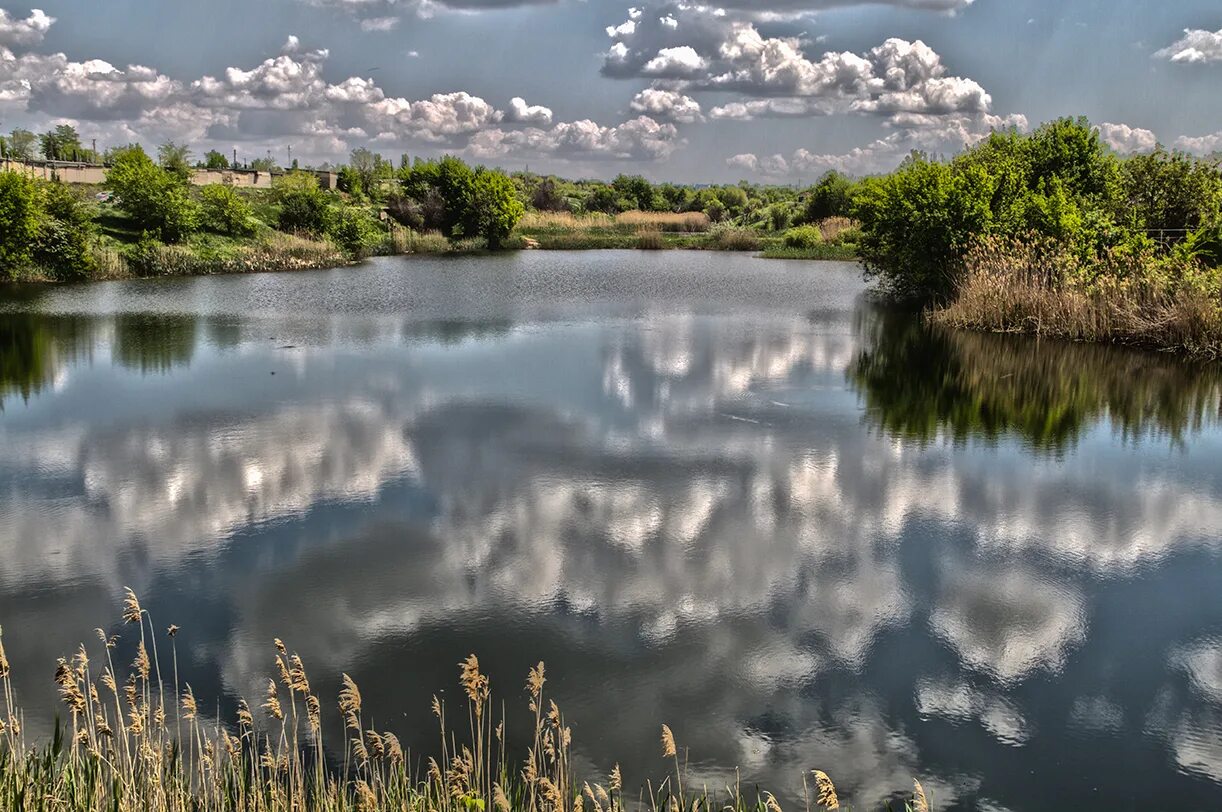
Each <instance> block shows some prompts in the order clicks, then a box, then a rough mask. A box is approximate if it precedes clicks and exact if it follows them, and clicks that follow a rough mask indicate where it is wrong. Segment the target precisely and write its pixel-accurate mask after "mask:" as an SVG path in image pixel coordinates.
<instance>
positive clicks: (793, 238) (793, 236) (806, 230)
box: [784, 225, 823, 248]
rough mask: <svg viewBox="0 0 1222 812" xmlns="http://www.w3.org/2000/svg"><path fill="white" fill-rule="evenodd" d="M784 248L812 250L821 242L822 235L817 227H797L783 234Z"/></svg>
mask: <svg viewBox="0 0 1222 812" xmlns="http://www.w3.org/2000/svg"><path fill="white" fill-rule="evenodd" d="M784 240H785V247H786V248H814V247H815V246H817V245H819V244H820V243H822V242H823V233H822V231H820V229H819V227H818V226H809V225H808V226H798V227H797V228H791V229H789V230H788V231H786V232H785V237H784Z"/></svg>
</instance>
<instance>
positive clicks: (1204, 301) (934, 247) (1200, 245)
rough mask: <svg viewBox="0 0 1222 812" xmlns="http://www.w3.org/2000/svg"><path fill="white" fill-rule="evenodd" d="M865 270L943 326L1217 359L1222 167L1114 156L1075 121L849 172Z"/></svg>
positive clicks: (1171, 156) (1167, 157) (1221, 315)
mask: <svg viewBox="0 0 1222 812" xmlns="http://www.w3.org/2000/svg"><path fill="white" fill-rule="evenodd" d="M851 196H852V214H853V216H854V217H855V218H856V219H857V220H858V221H859V222H860V224H861V229H862V236H861V242H860V245H859V252H860V255H861V258H862V260H863V262H864V264H865V266H866V269H867V271H868V272H869V273H871V274H873V275H874V276H876V277H877V278H878V279H879V280H880V282H881V283H882V285H883V287H884V288H885V289H886V290H888V291H890V292H892V293H894V294H897V295H899V296H903V297H921V298H927V299H932V300H933V301H934V303H935V306H936V310H935V314H934V318H935V319H937V320H938V321H940V322H942V323H944V324H949V325H955V326H962V327H971V328H975V329H984V330H994V331H1002V332H1028V333H1036V334H1041V335H1052V336H1061V337H1065V338H1071V339H1082V340H1100V341H1113V342H1122V343H1130V344H1137V345H1144V346H1151V347H1157V348H1168V349H1177V350H1183V351H1187V352H1190V353H1194V354H1200V355H1210V356H1216V355H1219V354H1222V298H1220V292H1222V214H1220V212H1222V170H1220V169H1219V166H1218V163H1217V161H1215V160H1203V159H1197V158H1193V157H1191V156H1188V155H1185V154H1181V153H1174V152H1167V151H1166V150H1163V149H1161V148H1160V149H1157V150H1155V151H1154V152H1152V153H1151V154H1147V155H1136V156H1132V157H1129V158H1120V157H1118V156H1116V155H1115V154H1113V153H1112V152H1111V151H1110V150H1109V149H1107V147H1106V146H1105V145H1104V144H1103V142H1102V141H1101V139H1100V137H1099V133H1098V131H1097V130H1095V129H1094V128H1092V127H1091V126H1090V124H1089V123H1088V122H1086V121H1085V120H1080V119H1079V120H1071V119H1063V120H1059V121H1055V122H1052V123H1050V124H1046V125H1044V126H1043V127H1041V128H1039V129H1038V130H1036V131H1035V132H1033V133H1031V134H1030V135H1021V134H1018V133H1015V132H1007V133H995V134H993V135H992V136H991V137H989V138H988V139H986V140H985V141H983V142H982V143H980V144H979V145H977V146H976V147H974V148H972V149H970V150H968V151H967V152H965V153H964V154H962V155H960V156H958V157H957V158H955V159H953V160H951V161H946V162H942V161H935V160H932V159H930V158H928V157H925V156H922V155H913V156H912V157H911V158H910V159H909V160H907V161H906V162H905V163H904V165H903V166H901V167H900V168H899V169H898V170H897V171H896V172H894V173H892V174H890V175H887V176H885V177H879V178H868V179H866V180H864V181H861V182H860V183H859V184H857V186H856V187H855V188H854V189H853V191H852V195H851Z"/></svg>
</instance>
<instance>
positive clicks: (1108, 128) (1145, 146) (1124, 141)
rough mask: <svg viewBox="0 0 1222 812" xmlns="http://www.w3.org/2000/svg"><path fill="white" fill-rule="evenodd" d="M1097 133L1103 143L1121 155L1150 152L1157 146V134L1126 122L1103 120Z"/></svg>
mask: <svg viewBox="0 0 1222 812" xmlns="http://www.w3.org/2000/svg"><path fill="white" fill-rule="evenodd" d="M1099 135H1100V137H1102V138H1103V141H1104V143H1106V144H1107V145H1108V146H1109V147H1111V148H1112V149H1114V150H1115V151H1116V152H1119V153H1121V154H1123V155H1130V154H1133V153H1136V152H1151V151H1153V149H1154V148H1155V147H1157V146H1158V136H1156V135H1155V134H1154V133H1153V132H1151V131H1150V130H1144V129H1141V128H1140V127H1130V126H1129V125H1127V124H1112V123H1109V122H1104V123H1103V124H1100V125H1099Z"/></svg>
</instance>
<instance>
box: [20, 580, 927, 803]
mask: <svg viewBox="0 0 1222 812" xmlns="http://www.w3.org/2000/svg"><path fill="white" fill-rule="evenodd" d="M122 618H123V621H124V623H125V624H126V626H125V629H130V630H132V631H130V632H127V633H128V634H131V635H132V638H133V640H134V642H135V646H136V648H135V651H136V656H135V659H134V660H133V662H132V664H131V667H130V671H129V673H128V675H127V677H126V678H124V677H122V676H121V675H120V673H119V670H118V667H117V666H116V663H115V656H116V654H115V653H116V650H117V647H116V644H117V642H118V637H117V636H107V634H106V633H105V632H104V631H102V630H101V629H98V630H97V636H98V643H96V644H95V645H94V649H95V651H90V649H89V648H88V647H87V646H85V645H84V644H82V645H81V646H80V648H79V649H78V650H77V651H76V652H75V654H73V655H72V656H71V657H66V658H61V659H60V660H59V663H58V665H57V667H56V670H55V677H54V679H55V683H56V684H57V685H58V688H59V695H60V698H61V699H62V700H63V703H64V709H65V712H66V717H67V723H66V724H64V725H62V726H61V725H59V724H58V723H57V725H56V730H55V734H54V736H53V737H52V740H51V741H50V742H48V743H45V744H43V745H41V746H37V745H35V744H33V743H31V742H29V741H27V739H26V734H25V731H24V727H25V725H24V723H23V719H24V716H23V714H22V712H21V710H20V708H19V705H18V704H17V697H16V696H15V695H14V690H13V683H12V680H11V673H10V665H9V662H8V659H7V657H6V656H5V652H4V646H3V638H2V637H0V808H4V809H22V810H25V809H31V810H56V812H61V811H64V812H87V811H88V812H93V811H94V810H113V812H129V811H130V812H135V811H136V810H140V811H141V812H188V811H189V812H348V811H349V810H352V811H353V812H380V811H381V810H403V811H404V812H406V811H407V810H411V812H492V811H493V810H495V812H514V811H515V810H523V811H524V812H587V811H588V812H625V811H626V810H630V809H631V810H649V812H659V810H662V811H663V812H697V810H699V811H700V812H712V810H716V809H721V810H723V812H748V810H751V812H783V810H782V809H781V805H780V803H779V802H778V801H777V799H776V797H775V796H773V795H772V794H771V793H768V792H756V793H754V794H753V795H752V796H751V797H747V796H746V795H745V794H744V793H743V792H742V790H741V787H740V786H739V784H738V782H737V781H735V782H734V783H733V784H732V785H729V786H726V787H724V788H723V789H722V790H721V791H720V792H717V793H711V792H709V791H708V790H707V789H705V788H701V789H700V790H694V789H693V788H692V787H691V786H690V782H687V781H685V779H686V774H685V770H686V768H685V764H686V752H684V751H683V749H682V748H680V746H679V745H678V743H677V741H676V737H675V735H674V733H673V732H672V731H671V729H670V728H669V727H668V726H666V725H662V726H661V731H662V732H661V744H662V748H661V756H662V759H663V760H664V761H662V762H660V764H667V765H668V766H667V768H666V774H664V775H663V776H662V777H661V780H660V781H658V782H657V783H655V782H653V781H652V780H646V781H645V782H644V784H643V785H640V788H639V789H638V790H637V791H635V792H633V791H632V790H631V789H630V788H629V785H628V783H627V781H626V780H625V778H624V776H623V774H622V772H621V770H620V767H619V765H618V764H616V765H614V766H612V767H611V768H610V769H609V770H608V773H607V776H606V777H605V778H595V777H593V776H579V775H577V774H576V773H575V772H574V770H573V758H572V740H573V733H572V729H571V727H570V726H569V725H568V723H567V722H566V721H565V717H564V714H563V713H562V711H561V710H560V708H559V707H558V706H557V704H556V702H555V701H553V700H552V699H551V698H550V697H549V696H548V695H547V693H546V691H545V687H546V684H547V675H546V668H545V666H544V664H543V663H539V664H538V665H537V666H535V667H534V668H531V669H530V672H529V674H528V675H527V680H526V691H525V694H526V695H525V699H526V703H527V707H528V709H529V711H530V715H531V718H532V719H533V721H534V724H533V731H532V732H531V735H530V744H529V746H528V747H527V749H526V753H525V756H524V757H523V758H522V759H521V760H520V761H511V760H510V758H509V756H508V755H507V753H506V744H505V740H506V736H505V716H504V706H503V705H502V706H501V708H502V710H501V714H500V717H499V719H494V716H495V715H496V713H495V709H496V707H497V705H496V703H495V702H494V700H493V694H492V686H491V682H490V680H489V678H488V676H487V675H485V674H484V673H483V672H482V671H481V669H480V664H479V660H478V659H477V658H476V657H475V655H471V656H469V657H467V658H466V659H465V660H464V661H463V662H462V663H460V664H459V684H460V686H461V688H462V696H461V697H460V699H459V700H458V704H459V707H455V708H452V707H450V706H449V705H447V703H445V702H443V701H441V700H439V699H438V698H437V697H436V696H434V697H433V701H432V713H433V717H434V720H435V723H436V725H437V736H438V738H437V746H436V751H435V753H434V754H433V755H432V756H431V757H427V758H426V759H425V760H424V761H423V762H421V763H420V767H419V769H417V768H415V767H413V763H414V762H415V761H416V759H415V758H413V757H412V756H411V755H410V754H409V753H407V752H405V749H404V747H403V746H402V744H401V742H400V740H399V738H398V737H396V736H395V734H393V733H391V732H388V731H385V730H379V729H377V728H376V726H375V725H374V724H373V722H372V719H373V715H372V713H370V712H369V710H368V709H367V708H365V707H364V702H363V699H362V696H361V691H360V687H359V686H358V685H357V684H356V682H355V681H354V680H353V679H352V678H351V677H350V676H348V675H347V674H344V675H343V678H342V682H341V688H340V690H339V691H338V696H337V697H336V707H337V708H338V710H339V714H340V719H341V721H342V729H341V730H338V731H337V730H325V731H324V727H325V725H324V722H323V702H324V699H323V698H322V697H321V696H319V695H318V694H317V693H316V692H315V691H314V689H313V687H312V685H311V682H310V678H309V676H308V674H307V672H306V667H305V663H304V662H303V661H302V659H301V657H300V656H298V655H297V654H296V653H295V652H291V651H290V649H289V648H288V647H287V646H286V645H285V644H284V643H283V642H282V641H280V640H279V639H277V640H274V641H273V642H272V644H271V646H269V651H268V655H269V663H270V665H271V669H270V670H271V673H270V675H269V677H268V678H267V682H266V689H265V690H264V691H263V692H262V696H261V697H260V699H259V700H258V701H257V702H256V703H255V704H253V705H252V704H251V703H249V702H247V701H246V700H240V701H239V702H238V704H237V708H236V713H235V718H234V719H233V720H232V721H231V722H228V723H222V722H221V721H220V720H219V718H213V719H210V720H209V719H206V718H205V716H204V714H203V711H202V710H201V709H202V708H203V707H205V703H204V702H203V701H201V698H200V697H197V696H196V695H195V693H194V691H193V690H192V688H191V686H190V685H189V684H185V683H180V681H179V678H178V648H177V642H178V632H179V629H178V627H177V626H169V627H168V628H163V627H159V626H157V625H156V624H155V623H154V621H153V618H152V617H151V616H150V615H149V613H148V611H147V610H145V609H144V608H143V607H142V606H141V604H140V601H139V599H138V597H137V596H136V594H135V593H134V592H133V591H132V590H130V589H127V590H125V597H124V600H123V605H122ZM159 649H160V651H161V652H163V653H167V654H168V655H169V663H170V664H169V665H168V666H166V665H163V663H162V661H161V660H160V659H159V656H158V652H159ZM164 677H168V678H169V682H167V681H166V679H165V678H164ZM452 722H453V723H455V724H453V726H451V723H452ZM464 722H465V724H464ZM324 733H325V738H324ZM807 779H809V784H808V781H807ZM803 787H805V788H806V789H807V791H806V792H805V793H804V794H805V796H806V798H807V800H806V801H805V809H806V810H807V812H811V810H815V809H824V810H837V809H839V808H840V805H841V801H840V798H839V797H838V795H837V792H836V788H835V786H834V785H833V783H832V780H831V778H829V777H828V776H827V775H826V774H825V773H823V772H821V771H817V770H816V771H812V772H810V773H808V774H806V775H805V776H803ZM911 798H912V800H911V802H908V803H906V804H905V806H906V807H907V808H909V809H915V810H921V811H922V812H925V811H926V810H928V809H929V805H928V802H927V800H926V798H925V793H924V792H923V790H922V789H921V785H920V784H919V783H914V787H913V793H912V796H911Z"/></svg>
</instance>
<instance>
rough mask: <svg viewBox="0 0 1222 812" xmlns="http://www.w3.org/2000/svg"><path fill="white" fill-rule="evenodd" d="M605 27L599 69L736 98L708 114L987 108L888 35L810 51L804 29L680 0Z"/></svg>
mask: <svg viewBox="0 0 1222 812" xmlns="http://www.w3.org/2000/svg"><path fill="white" fill-rule="evenodd" d="M797 5H798V4H794V5H793V7H795V8H796V7H797ZM607 34H608V36H609V37H610V38H611V39H612V40H613V42H612V44H611V47H610V48H609V49H608V50H607V52H606V53H605V54H604V58H603V68H602V72H603V74H604V75H605V76H609V77H612V78H654V79H657V78H662V79H667V80H671V82H672V84H674V85H675V86H674V87H672V88H671V89H672V90H677V91H682V92H687V93H691V92H695V91H723V92H730V93H736V94H738V95H739V98H738V99H735V100H731V101H729V102H726V103H724V104H722V105H721V106H719V107H717V108H714V110H713V111H712V116H713V117H714V118H729V119H743V120H745V119H752V118H757V117H766V116H803V115H828V114H831V113H834V112H851V113H862V114H874V115H881V116H893V115H896V114H900V113H918V114H928V115H955V114H965V113H970V114H985V113H988V112H989V110H990V109H991V106H992V98H991V97H990V95H989V94H988V92H987V91H986V90H985V89H984V88H983V87H982V86H981V85H980V84H979V83H978V82H976V81H975V80H973V79H970V78H967V77H962V76H954V75H951V74H950V73H949V71H948V70H947V67H946V66H945V64H943V61H942V57H941V56H940V55H939V54H938V53H937V52H936V51H934V50H933V49H932V48H930V47H929V46H928V45H926V44H925V43H924V42H921V41H920V40H917V41H908V40H904V39H900V38H891V39H888V40H886V41H884V42H883V43H882V44H880V45H878V46H876V47H874V48H871V49H870V50H868V51H865V52H862V53H854V52H850V51H839V52H837V51H828V52H826V53H823V54H822V55H821V56H819V57H817V58H815V57H811V56H808V55H807V52H806V51H807V45H808V43H807V40H806V39H805V38H804V36H803V35H801V34H795V35H794V36H768V35H765V34H764V33H762V32H761V30H760V29H759V28H758V27H757V26H756V22H755V21H754V18H753V17H752V15H746V14H741V13H740V14H733V13H730V12H727V11H725V10H722V9H710V8H708V7H704V6H692V5H687V4H684V3H679V2H668V3H663V4H660V5H657V6H655V7H651V8H650V9H649V10H648V11H647V12H645V13H639V14H636V15H635V16H630V17H629V19H628V20H627V21H625V22H624V23H623V24H622V25H619V26H611V27H608V29H607Z"/></svg>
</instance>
